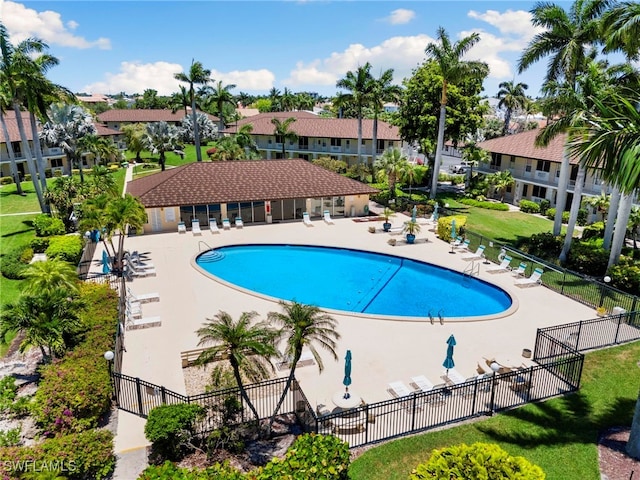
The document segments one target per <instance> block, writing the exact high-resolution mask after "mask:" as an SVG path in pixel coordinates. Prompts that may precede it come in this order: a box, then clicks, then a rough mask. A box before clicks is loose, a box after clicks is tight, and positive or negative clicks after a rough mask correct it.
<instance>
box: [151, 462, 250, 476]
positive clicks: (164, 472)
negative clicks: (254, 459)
mask: <svg viewBox="0 0 640 480" xmlns="http://www.w3.org/2000/svg"><path fill="white" fill-rule="evenodd" d="M213 478H215V479H216V480H243V479H245V478H246V477H245V475H244V474H243V473H242V472H240V471H239V470H236V469H235V468H233V467H232V466H230V465H229V463H228V462H225V463H223V464H216V465H213V466H211V467H207V468H205V469H197V468H180V467H178V466H177V465H175V464H173V463H171V462H170V461H168V460H167V461H166V462H164V463H163V464H162V465H157V466H156V465H154V466H150V467H147V468H145V469H144V471H143V472H142V474H140V476H139V477H138V480H210V479H213Z"/></svg>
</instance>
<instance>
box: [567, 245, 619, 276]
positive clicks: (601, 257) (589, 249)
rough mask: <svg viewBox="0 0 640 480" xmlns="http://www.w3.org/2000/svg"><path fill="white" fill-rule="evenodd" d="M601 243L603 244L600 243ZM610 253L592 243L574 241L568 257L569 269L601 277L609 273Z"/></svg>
mask: <svg viewBox="0 0 640 480" xmlns="http://www.w3.org/2000/svg"><path fill="white" fill-rule="evenodd" d="M600 243H601V242H600ZM608 262H609V252H607V251H606V250H605V249H603V248H602V245H601V244H600V245H597V244H594V243H591V242H580V241H574V242H573V243H572V244H571V250H569V255H568V256H567V265H566V266H567V268H569V269H570V270H573V271H574V272H578V273H582V274H584V275H591V276H596V277H600V276H602V275H604V274H605V272H606V271H607V264H608Z"/></svg>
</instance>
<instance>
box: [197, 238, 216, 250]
mask: <svg viewBox="0 0 640 480" xmlns="http://www.w3.org/2000/svg"><path fill="white" fill-rule="evenodd" d="M202 245H204V246H205V247H207V248H206V250H213V248H211V247H210V246H209V244H208V243H207V242H205V241H204V240H200V241H199V242H198V251H199V252H201V251H202Z"/></svg>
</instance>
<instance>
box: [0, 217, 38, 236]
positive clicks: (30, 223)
mask: <svg viewBox="0 0 640 480" xmlns="http://www.w3.org/2000/svg"><path fill="white" fill-rule="evenodd" d="M21 223H22V225H24V226H25V227H27V228H26V229H23V230H14V231H13V232H9V233H4V234H2V235H0V238H9V237H13V236H15V235H21V234H23V233H28V232H32V231H33V220H23V221H22V222H21Z"/></svg>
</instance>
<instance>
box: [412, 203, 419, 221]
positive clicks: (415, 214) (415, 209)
mask: <svg viewBox="0 0 640 480" xmlns="http://www.w3.org/2000/svg"><path fill="white" fill-rule="evenodd" d="M417 216H418V207H416V206H415V205H414V206H413V208H412V209H411V220H412V221H414V222H415V221H416V217H417Z"/></svg>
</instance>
